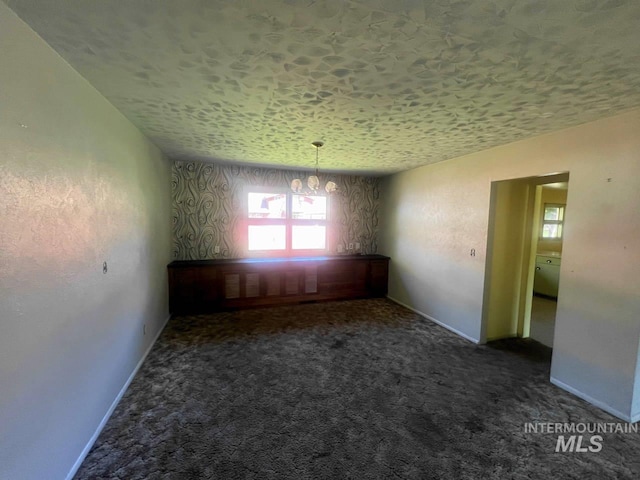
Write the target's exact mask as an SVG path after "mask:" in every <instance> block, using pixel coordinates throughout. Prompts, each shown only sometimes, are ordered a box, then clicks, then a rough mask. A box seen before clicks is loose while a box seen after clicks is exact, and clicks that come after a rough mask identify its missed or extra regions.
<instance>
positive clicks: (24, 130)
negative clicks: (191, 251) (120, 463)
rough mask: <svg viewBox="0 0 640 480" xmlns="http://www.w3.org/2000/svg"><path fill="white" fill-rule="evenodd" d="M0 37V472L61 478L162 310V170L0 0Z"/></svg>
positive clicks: (166, 246)
mask: <svg viewBox="0 0 640 480" xmlns="http://www.w3.org/2000/svg"><path fill="white" fill-rule="evenodd" d="M0 45H1V46H2V47H1V48H0V65H1V66H2V67H1V68H0V85H1V86H2V88H0V112H2V113H1V114H0V211H1V212H2V227H1V228H0V332H1V333H0V478H2V479H21V480H30V479H38V480H40V479H45V478H46V479H62V478H65V476H66V475H67V474H68V473H69V472H70V470H71V469H72V466H73V465H74V463H75V462H76V460H77V459H78V457H79V456H80V454H81V452H82V451H83V448H85V446H86V445H87V442H88V441H89V440H90V438H91V437H92V435H93V434H94V432H95V431H96V428H97V427H98V425H99V424H100V422H101V420H102V418H103V417H104V415H105V414H106V413H107V411H108V409H109V408H110V406H111V404H112V402H113V401H114V399H115V398H116V397H117V395H118V393H119V392H120V390H121V388H122V387H123V385H124V384H125V382H126V381H127V379H128V377H129V376H130V374H131V373H132V372H133V370H134V368H135V367H136V365H137V363H138V362H139V360H140V359H141V358H142V356H143V354H144V352H145V351H146V350H147V348H148V347H149V346H150V345H151V343H152V341H153V339H154V337H155V335H156V333H157V332H158V331H159V330H160V328H161V327H162V326H163V324H164V322H165V320H166V319H167V315H168V308H167V291H166V290H167V286H166V285H167V281H166V264H167V263H168V262H169V261H170V252H171V230H170V175H169V165H168V161H167V160H166V159H165V158H164V157H163V156H162V154H161V153H160V152H159V150H158V149H157V148H156V147H155V146H153V145H152V144H151V143H150V142H149V141H147V140H146V139H145V137H143V135H142V134H140V132H139V131H138V130H137V129H136V128H135V127H133V126H132V125H131V124H130V123H129V122H128V121H127V120H126V119H125V118H124V117H123V116H122V115H121V114H120V113H119V112H118V111H117V110H115V108H114V107H113V106H111V105H110V104H109V103H108V102H107V101H106V100H105V99H104V98H103V97H102V96H100V95H99V94H98V93H97V92H96V91H95V90H94V89H93V88H92V87H91V86H90V85H89V84H88V83H87V82H86V81H85V80H84V79H83V78H82V77H80V76H79V75H78V74H77V73H76V72H75V71H73V70H72V69H71V68H70V67H69V66H68V65H67V64H66V63H65V62H64V61H63V60H62V59H61V58H60V57H59V56H58V55H57V54H56V53H54V52H53V50H51V49H50V48H49V47H48V46H47V45H46V44H45V43H44V42H43V41H42V40H41V39H40V38H39V37H38V36H37V35H36V34H35V33H34V32H33V31H32V30H30V29H29V28H28V27H27V26H26V25H25V24H24V23H23V22H22V21H20V20H19V19H18V18H17V17H16V16H15V15H14V14H13V12H11V11H10V10H9V9H8V8H7V7H6V6H5V5H4V4H3V3H2V2H0ZM103 261H107V262H108V273H107V274H106V275H105V274H103V272H102V263H103ZM144 325H146V335H144V334H143V326H144Z"/></svg>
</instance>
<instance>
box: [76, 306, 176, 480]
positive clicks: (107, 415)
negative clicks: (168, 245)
mask: <svg viewBox="0 0 640 480" xmlns="http://www.w3.org/2000/svg"><path fill="white" fill-rule="evenodd" d="M170 318H171V315H169V316H167V318H166V320H165V321H164V322H163V324H162V327H161V328H160V329H159V330H158V333H157V334H156V336H155V338H154V339H153V341H152V342H151V344H150V345H149V347H148V348H147V350H146V351H145V352H144V355H142V358H141V359H140V361H139V362H138V364H137V365H136V368H134V369H133V372H131V375H129V378H127V381H126V382H124V385H123V386H122V388H121V389H120V392H118V395H116V398H115V399H114V400H113V402H112V403H111V406H110V407H109V410H107V413H105V415H104V417H103V418H102V421H101V422H100V424H99V425H98V428H96V431H95V432H94V433H93V435H92V436H91V438H90V439H89V441H88V442H87V445H86V446H85V447H84V449H83V450H82V453H80V456H79V457H78V459H77V460H76V463H74V464H73V467H71V470H70V471H69V473H68V474H67V477H66V480H73V477H74V476H75V474H76V473H77V472H78V469H79V468H80V465H82V462H84V459H85V458H86V457H87V455H88V454H89V451H90V450H91V447H93V444H94V443H96V440H97V439H98V437H99V436H100V433H101V432H102V429H103V428H104V426H105V425H106V424H107V422H108V421H109V418H111V415H112V414H113V411H114V410H115V409H116V407H117V406H118V403H120V400H121V399H122V397H123V396H124V393H125V392H126V391H127V388H129V385H130V384H131V382H132V381H133V379H134V378H135V376H136V374H137V373H138V370H140V367H141V366H142V364H143V363H144V361H145V360H146V358H147V355H149V352H150V351H151V349H152V348H153V346H154V345H155V344H156V342H157V341H158V338H160V334H161V333H162V331H163V330H164V328H165V327H166V326H167V322H168V321H169V319H170Z"/></svg>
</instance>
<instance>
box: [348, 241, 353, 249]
mask: <svg viewBox="0 0 640 480" xmlns="http://www.w3.org/2000/svg"><path fill="white" fill-rule="evenodd" d="M349 250H353V242H351V243H349Z"/></svg>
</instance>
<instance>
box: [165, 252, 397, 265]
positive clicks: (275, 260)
mask: <svg viewBox="0 0 640 480" xmlns="http://www.w3.org/2000/svg"><path fill="white" fill-rule="evenodd" d="M344 260H389V257H385V256H384V255H377V254H372V255H332V256H322V257H277V258H271V257H268V258H225V259H214V260H174V261H173V262H171V263H170V264H169V267H172V268H174V267H194V266H204V265H234V264H255V263H298V262H301V263H302V262H332V261H344Z"/></svg>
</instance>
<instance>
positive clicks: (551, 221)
mask: <svg viewBox="0 0 640 480" xmlns="http://www.w3.org/2000/svg"><path fill="white" fill-rule="evenodd" d="M564 207H565V206H564V205H560V204H553V203H545V204H544V211H543V214H542V231H541V232H540V238H546V239H550V240H553V239H560V238H562V225H563V222H564Z"/></svg>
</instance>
